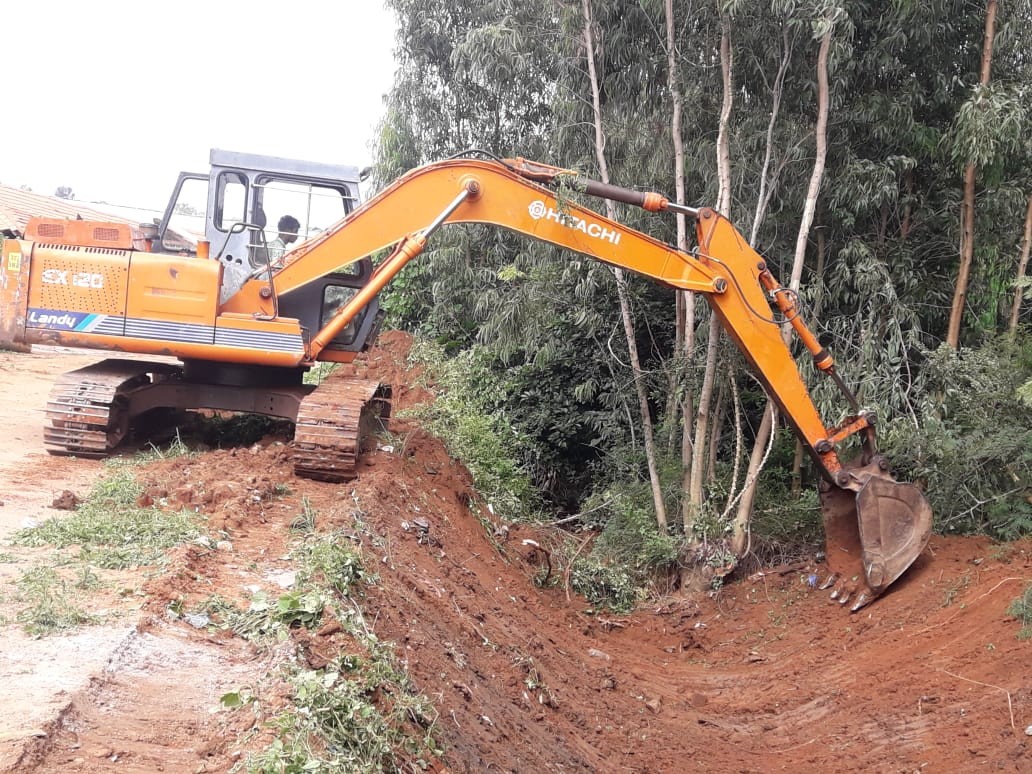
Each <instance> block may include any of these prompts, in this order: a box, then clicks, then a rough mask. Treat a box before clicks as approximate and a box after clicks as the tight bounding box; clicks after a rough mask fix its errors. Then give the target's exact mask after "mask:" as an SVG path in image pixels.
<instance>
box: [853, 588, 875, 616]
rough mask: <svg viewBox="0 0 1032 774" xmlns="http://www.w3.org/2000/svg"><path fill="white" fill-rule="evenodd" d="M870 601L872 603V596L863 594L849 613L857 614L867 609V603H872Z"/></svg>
mask: <svg viewBox="0 0 1032 774" xmlns="http://www.w3.org/2000/svg"><path fill="white" fill-rule="evenodd" d="M870 601H871V596H870V595H869V594H864V593H861V594H860V595H859V596H858V597H857V598H856V602H854V603H853V606H852V607H851V608H849V612H851V613H855V612H856V611H857V610H859V609H860V608H862V607H866V606H867V603H868V602H870Z"/></svg>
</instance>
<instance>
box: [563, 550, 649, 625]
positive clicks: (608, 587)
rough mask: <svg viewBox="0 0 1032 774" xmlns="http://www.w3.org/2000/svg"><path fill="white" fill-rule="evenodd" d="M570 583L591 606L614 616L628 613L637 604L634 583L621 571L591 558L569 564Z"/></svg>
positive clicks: (627, 574)
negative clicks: (601, 608) (604, 609)
mask: <svg viewBox="0 0 1032 774" xmlns="http://www.w3.org/2000/svg"><path fill="white" fill-rule="evenodd" d="M570 584H571V585H572V586H573V589H574V591H576V592H577V593H578V594H581V595H582V596H584V598H585V599H587V600H588V601H589V602H591V603H592V604H593V605H598V606H600V607H605V608H607V609H609V610H612V611H613V612H614V613H627V612H630V610H631V609H632V608H633V607H634V605H635V603H636V602H637V601H638V591H637V589H636V587H635V584H634V580H633V579H632V578H631V576H630V574H629V573H628V572H627V571H626V570H625V569H623V568H622V567H618V566H610V565H606V564H602V563H601V562H599V561H598V560H597V559H594V558H592V557H588V558H585V559H577V560H576V561H575V562H574V563H573V570H572V572H571V573H570Z"/></svg>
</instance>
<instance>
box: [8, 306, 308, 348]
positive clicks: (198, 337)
mask: <svg viewBox="0 0 1032 774" xmlns="http://www.w3.org/2000/svg"><path fill="white" fill-rule="evenodd" d="M25 325H26V327H28V328H49V329H51V330H62V331H75V332H77V333H98V334H106V335H109V336H127V337H131V338H137V339H149V340H151V341H179V342H182V343H184V344H218V345H220V346H223V347H236V348H239V349H261V350H268V351H273V352H303V351H304V340H303V339H302V337H301V335H300V334H297V333H270V332H268V331H248V330H242V329H240V328H225V327H218V328H216V327H214V326H211V325H198V324H196V323H181V322H170V321H165V320H145V319H141V318H125V317H119V316H116V315H108V314H94V313H90V312H69V311H65V310H62V309H29V310H28V317H27V319H26V321H25Z"/></svg>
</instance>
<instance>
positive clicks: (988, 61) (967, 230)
mask: <svg viewBox="0 0 1032 774" xmlns="http://www.w3.org/2000/svg"><path fill="white" fill-rule="evenodd" d="M995 26H996V0H989V1H988V3H986V9H985V38H984V40H983V41H982V73H981V77H980V79H979V83H980V84H981V85H982V86H986V85H987V84H988V83H989V72H990V69H991V66H992V61H993V34H994V33H993V30H994V28H995ZM974 257H975V165H974V164H972V163H970V162H969V163H968V164H967V165H966V166H965V167H964V197H963V200H962V201H961V205H960V266H959V268H958V269H957V285H956V287H955V288H954V290H953V304H952V306H951V307H950V321H949V325H948V326H947V329H946V343H947V344H948V345H949V346H951V347H953V348H954V349H957V347H959V346H960V326H961V322H962V321H963V319H964V307H965V302H966V301H967V288H968V281H969V280H970V278H971V264H972V263H973V261H974Z"/></svg>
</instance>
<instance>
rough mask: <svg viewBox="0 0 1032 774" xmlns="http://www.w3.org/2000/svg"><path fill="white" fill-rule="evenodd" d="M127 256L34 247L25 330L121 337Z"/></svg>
mask: <svg viewBox="0 0 1032 774" xmlns="http://www.w3.org/2000/svg"><path fill="white" fill-rule="evenodd" d="M129 255H130V251H128V250H119V249H112V248H102V247H81V248H73V247H64V246H58V245H43V244H39V243H36V244H35V245H34V246H33V248H32V264H31V274H30V283H29V296H28V310H27V313H26V320H25V327H26V328H44V329H47V330H53V331H79V332H90V333H100V334H107V335H113V336H120V335H122V333H123V331H124V327H125V296H126V278H127V277H128V274H129Z"/></svg>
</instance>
